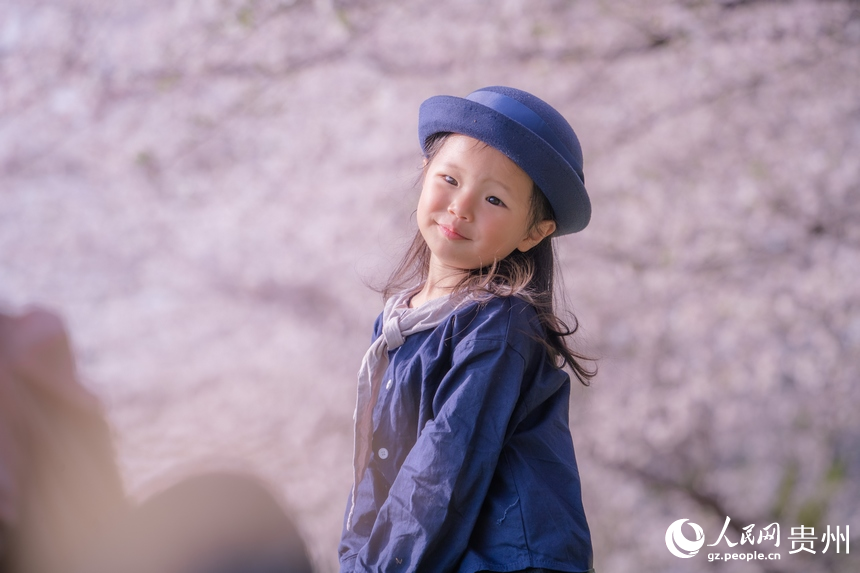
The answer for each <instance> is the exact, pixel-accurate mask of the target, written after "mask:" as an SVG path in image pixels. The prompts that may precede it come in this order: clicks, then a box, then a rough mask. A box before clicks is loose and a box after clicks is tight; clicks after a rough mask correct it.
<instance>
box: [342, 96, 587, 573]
mask: <svg viewBox="0 0 860 573" xmlns="http://www.w3.org/2000/svg"><path fill="white" fill-rule="evenodd" d="M418 121H419V137H420V142H421V145H422V148H423V150H424V157H425V159H424V172H423V184H422V189H421V197H420V199H419V201H418V211H417V220H418V230H419V232H418V234H417V236H416V237H415V240H414V241H413V244H412V246H411V248H410V250H409V251H408V253H407V255H406V257H405V258H404V260H403V261H402V262H401V264H400V266H399V267H398V268H397V270H396V271H395V273H394V274H393V275H392V278H391V280H390V281H389V284H388V286H387V288H386V289H385V291H384V297H385V299H386V303H385V309H384V310H383V312H382V314H381V316H380V317H379V318H378V319H377V320H376V324H375V327H374V333H373V343H372V345H371V347H370V349H369V350H368V351H367V354H366V355H365V357H364V360H363V361H362V365H361V370H360V371H359V384H358V400H357V406H356V412H355V459H354V467H355V476H354V477H355V482H354V485H353V489H352V493H351V495H350V497H349V501H348V504H347V511H346V516H345V519H344V528H343V535H342V539H341V544H340V550H339V553H340V567H341V572H352V571H385V572H388V571H392V572H393V571H432V572H444V571H459V572H473V571H590V570H591V538H590V535H589V530H588V524H587V523H586V519H585V513H584V512H583V509H582V499H581V494H580V483H579V473H578V471H577V467H576V459H575V457H574V451H573V443H572V441H571V436H570V429H569V426H568V409H569V394H570V378H569V376H568V374H567V373H566V372H565V371H564V370H562V367H563V366H565V365H566V366H568V367H569V368H570V370H571V371H572V372H573V374H574V375H575V376H576V378H577V379H578V380H579V381H580V382H582V383H583V384H587V383H588V381H589V379H590V378H591V377H592V376H593V375H594V372H593V371H589V370H588V369H587V368H585V367H584V366H583V365H582V364H581V362H582V360H583V357H582V356H580V355H578V354H577V353H575V352H574V351H572V350H571V349H570V348H569V347H568V345H567V342H566V339H565V337H566V336H568V335H569V334H572V331H571V330H569V329H568V328H567V327H566V326H565V324H564V323H563V322H562V321H561V320H559V319H558V318H557V317H556V315H555V313H554V310H553V292H552V289H553V264H554V255H553V247H552V242H551V237H554V236H559V235H563V234H567V233H574V232H577V231H580V230H582V229H583V228H584V227H585V226H586V225H587V224H588V220H589V218H590V214H591V206H590V202H589V199H588V195H587V194H586V191H585V187H584V184H583V173H582V152H581V149H580V146H579V141H578V140H577V138H576V135H575V134H574V132H573V129H571V127H570V125H569V124H568V123H567V121H565V119H564V118H563V117H562V116H561V115H560V114H559V113H558V112H557V111H555V110H554V109H553V108H552V107H550V106H549V105H548V104H547V103H545V102H544V101H542V100H540V99H538V98H536V97H535V96H533V95H531V94H528V93H526V92H523V91H520V90H516V89H512V88H507V87H489V88H484V89H481V90H478V91H476V92H473V93H472V94H470V95H469V96H467V97H466V98H457V97H450V96H437V97H432V98H430V99H428V100H427V101H425V102H424V103H423V104H422V105H421V109H420V112H419V120H418ZM574 330H575V328H574Z"/></svg>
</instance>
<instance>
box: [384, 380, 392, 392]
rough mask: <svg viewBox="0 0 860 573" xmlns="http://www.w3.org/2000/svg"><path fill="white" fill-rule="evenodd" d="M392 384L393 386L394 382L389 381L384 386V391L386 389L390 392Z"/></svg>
mask: <svg viewBox="0 0 860 573" xmlns="http://www.w3.org/2000/svg"><path fill="white" fill-rule="evenodd" d="M392 384H394V380H389V381H388V382H387V383H386V384H385V389H386V390H391V385H392Z"/></svg>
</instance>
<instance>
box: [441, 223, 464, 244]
mask: <svg viewBox="0 0 860 573" xmlns="http://www.w3.org/2000/svg"><path fill="white" fill-rule="evenodd" d="M436 224H437V225H438V226H439V230H440V231H441V232H442V234H443V235H444V236H445V237H446V238H448V239H451V240H452V241H463V240H465V239H466V237H464V236H463V235H461V234H460V233H458V232H457V231H455V230H454V229H452V228H451V227H446V226H445V225H443V224H442V223H436Z"/></svg>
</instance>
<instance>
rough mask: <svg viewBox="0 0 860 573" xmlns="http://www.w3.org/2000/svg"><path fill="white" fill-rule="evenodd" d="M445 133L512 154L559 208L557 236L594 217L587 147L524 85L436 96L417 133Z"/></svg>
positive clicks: (426, 104) (426, 106) (427, 104)
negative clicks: (522, 87) (587, 176)
mask: <svg viewBox="0 0 860 573" xmlns="http://www.w3.org/2000/svg"><path fill="white" fill-rule="evenodd" d="M440 132H453V133H459V134H462V135H468V136H469V137H473V138H475V139H478V140H480V141H483V142H484V143H487V144H488V145H491V146H492V147H495V148H496V149H498V150H499V151H501V152H502V153H504V154H505V155H507V156H508V157H509V158H510V159H511V160H512V161H513V162H514V163H516V164H517V165H519V167H520V169H522V170H523V171H525V172H526V173H527V174H528V176H529V177H531V178H532V181H534V182H535V184H536V185H537V186H538V187H540V189H541V191H543V193H544V195H546V197H547V199H549V203H550V205H552V209H553V211H554V212H555V223H556V231H555V233H553V235H554V236H558V235H566V234H568V233H576V232H578V231H581V230H583V229H584V228H585V226H586V225H588V221H589V219H591V201H589V199H588V193H586V191H585V176H584V175H583V173H582V148H581V147H580V145H579V139H577V137H576V134H575V133H574V132H573V128H572V127H570V124H569V123H567V120H565V119H564V117H562V115H561V114H560V113H558V112H557V111H556V110H555V109H553V107H552V106H550V105H549V104H548V103H546V102H545V101H543V100H541V99H539V98H537V97H535V96H533V95H531V94H530V93H527V92H524V91H522V90H518V89H514V88H508V87H503V86H492V87H488V88H482V89H479V90H477V91H474V92H472V93H470V94H469V95H468V96H466V97H465V98H459V97H453V96H434V97H431V98H430V99H428V100H426V101H425V102H424V103H422V104H421V108H420V110H419V111H418V137H419V139H420V141H421V148H422V149H423V150H424V153H425V154H426V153H427V139H428V138H429V137H430V136H432V135H433V134H436V133H440Z"/></svg>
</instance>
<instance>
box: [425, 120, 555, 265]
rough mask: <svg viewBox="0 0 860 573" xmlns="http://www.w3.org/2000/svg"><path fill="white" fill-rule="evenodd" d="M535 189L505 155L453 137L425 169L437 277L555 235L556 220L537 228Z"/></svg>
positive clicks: (427, 235) (428, 223) (427, 212)
mask: <svg viewBox="0 0 860 573" xmlns="http://www.w3.org/2000/svg"><path fill="white" fill-rule="evenodd" d="M533 187H534V185H533V183H532V180H531V178H530V177H529V176H528V175H526V173H525V172H524V171H523V170H522V169H520V168H519V167H518V166H517V165H516V164H515V163H514V162H513V161H511V160H510V159H508V157H507V156H506V155H504V154H503V153H502V152H500V151H498V150H497V149H495V148H493V147H490V146H488V145H486V144H484V143H482V142H480V141H478V140H476V139H473V138H471V137H467V136H465V135H456V134H454V135H451V136H449V137H448V138H447V139H446V140H445V142H444V143H443V145H442V148H441V149H440V150H439V152H438V153H437V154H436V156H435V157H433V159H432V160H431V161H430V163H429V164H428V165H426V166H425V172H424V183H423V186H422V188H421V198H420V199H419V201H418V215H417V217H418V228H419V230H420V232H421V235H422V236H423V237H424V240H425V241H426V242H427V245H428V247H429V248H430V253H431V255H430V271H431V274H433V272H434V271H445V274H449V275H450V274H451V273H452V271H453V272H454V273H455V274H456V273H457V272H460V274H462V271H466V270H470V269H477V268H481V267H485V266H487V265H490V264H492V263H493V261H495V260H501V259H503V258H505V257H507V256H508V255H509V254H511V253H512V252H513V251H514V250H515V249H519V250H521V251H527V250H529V249H531V248H532V247H534V246H535V245H537V244H538V243H539V242H540V241H541V240H542V239H543V238H544V237H546V236H548V235H549V234H551V233H552V232H553V231H554V230H555V223H554V222H553V221H551V220H546V221H541V222H540V223H538V224H537V225H535V226H532V213H531V203H532V192H533V191H532V189H533Z"/></svg>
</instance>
